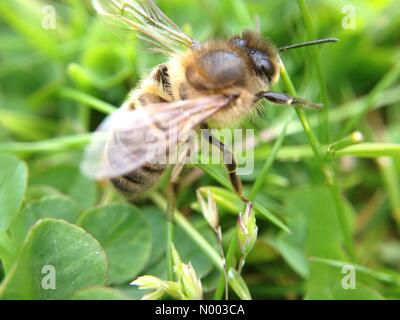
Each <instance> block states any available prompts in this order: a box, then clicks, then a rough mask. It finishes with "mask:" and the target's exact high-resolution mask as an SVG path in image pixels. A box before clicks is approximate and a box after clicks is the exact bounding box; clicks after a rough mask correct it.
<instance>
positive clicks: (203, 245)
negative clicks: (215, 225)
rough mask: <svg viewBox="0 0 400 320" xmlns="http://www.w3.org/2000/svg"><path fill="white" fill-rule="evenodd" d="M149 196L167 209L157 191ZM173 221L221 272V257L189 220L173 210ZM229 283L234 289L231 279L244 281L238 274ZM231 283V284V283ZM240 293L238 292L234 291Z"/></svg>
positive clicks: (162, 207)
mask: <svg viewBox="0 0 400 320" xmlns="http://www.w3.org/2000/svg"><path fill="white" fill-rule="evenodd" d="M149 198H150V199H151V200H152V201H153V202H154V203H155V204H156V205H157V206H158V207H159V208H161V209H162V210H164V211H165V210H166V209H167V201H166V200H165V199H164V198H163V197H162V196H161V195H159V194H158V193H152V194H151V195H149ZM174 221H175V222H176V223H177V224H178V225H179V226H180V227H181V228H182V230H183V231H184V232H185V233H186V234H187V235H188V237H189V238H190V239H192V240H193V242H194V243H195V244H196V245H197V246H198V247H199V248H200V249H201V250H202V251H203V252H204V253H205V254H206V255H207V256H208V258H209V259H210V260H211V261H212V262H213V264H214V265H215V266H216V267H217V269H218V270H219V271H221V272H223V263H222V259H221V257H220V256H219V254H218V253H217V251H216V250H215V249H214V248H213V247H212V246H211V245H210V244H209V243H208V242H207V240H206V239H205V238H204V237H203V236H202V235H201V234H200V233H199V232H198V231H197V230H196V229H195V228H194V227H193V226H192V225H191V224H190V222H189V221H188V220H187V219H186V218H185V217H184V216H183V215H182V214H181V213H180V212H179V211H178V210H175V213H174ZM229 280H230V281H229V284H230V286H231V287H232V289H233V290H236V289H237V288H236V286H235V285H234V283H233V281H240V282H241V283H242V284H243V283H244V281H243V279H242V277H241V276H240V275H238V276H237V277H235V279H233V280H232V279H229ZM232 284H233V285H232ZM235 292H236V291H235ZM236 293H237V294H238V295H240V292H236Z"/></svg>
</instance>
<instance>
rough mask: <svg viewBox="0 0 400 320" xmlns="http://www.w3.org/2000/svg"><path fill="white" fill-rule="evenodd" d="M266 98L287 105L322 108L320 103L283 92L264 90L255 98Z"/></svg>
mask: <svg viewBox="0 0 400 320" xmlns="http://www.w3.org/2000/svg"><path fill="white" fill-rule="evenodd" d="M260 99H267V100H268V101H270V102H272V103H276V104H283V105H287V106H298V105H300V106H304V107H309V108H313V109H320V108H322V104H319V103H314V102H311V101H308V100H306V99H303V98H300V97H292V96H289V95H287V94H285V93H280V92H272V91H265V92H259V93H258V94H257V100H260Z"/></svg>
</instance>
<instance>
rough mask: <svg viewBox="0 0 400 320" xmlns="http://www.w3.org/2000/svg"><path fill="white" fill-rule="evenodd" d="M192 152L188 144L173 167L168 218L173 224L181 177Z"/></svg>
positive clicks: (168, 198) (169, 190) (170, 178)
mask: <svg viewBox="0 0 400 320" xmlns="http://www.w3.org/2000/svg"><path fill="white" fill-rule="evenodd" d="M190 151H191V150H190V145H189V144H188V143H186V144H185V145H184V148H183V150H182V152H181V153H180V155H179V157H178V161H177V163H176V164H175V165H174V166H173V168H172V171H171V174H170V177H169V184H168V188H167V200H168V204H167V217H168V220H169V221H170V222H173V218H174V212H175V209H176V198H177V194H178V191H179V176H180V174H181V173H182V170H183V168H184V166H185V164H186V161H187V160H188V159H189V157H190Z"/></svg>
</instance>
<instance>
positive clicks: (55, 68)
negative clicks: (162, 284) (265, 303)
mask: <svg viewBox="0 0 400 320" xmlns="http://www.w3.org/2000/svg"><path fill="white" fill-rule="evenodd" d="M156 2H157V3H158V4H159V5H160V7H161V8H162V10H163V11H165V12H166V13H167V14H168V15H169V16H170V17H171V18H172V19H173V20H174V21H176V22H177V24H178V25H180V26H183V28H184V30H185V31H186V32H188V33H190V35H191V36H193V37H195V38H196V39H199V40H200V41H204V40H206V39H209V38H213V37H225V36H229V35H230V34H232V33H233V32H240V31H241V30H242V29H244V28H255V27H256V26H257V25H259V27H260V32H261V34H262V35H263V36H265V37H266V38H267V37H268V38H270V39H271V40H273V41H274V42H275V43H276V45H277V46H278V47H279V46H283V45H288V44H292V43H298V42H302V41H305V40H310V39H311V38H322V37H337V38H339V39H340V42H339V43H336V44H327V45H323V46H321V47H310V48H304V49H299V50H293V51H289V52H287V53H283V54H282V55H281V58H282V61H283V63H284V66H285V68H284V69H283V70H282V73H281V81H280V82H279V83H278V84H277V85H276V86H275V87H274V88H273V89H274V90H275V91H282V92H288V93H290V94H298V95H299V96H302V97H305V98H307V99H310V100H312V101H316V102H323V103H324V105H325V107H324V109H323V111H322V112H318V111H312V110H311V111H306V110H303V109H298V110H296V112H293V110H290V109H283V108H278V107H273V105H271V104H269V103H265V104H264V105H263V107H262V111H263V113H264V115H263V117H254V118H251V119H247V120H245V121H244V123H243V124H242V125H243V127H246V128H255V138H256V141H255V143H256V146H255V150H254V158H255V168H254V172H253V173H252V174H250V175H248V176H243V177H242V180H243V182H244V183H243V184H244V192H245V195H246V196H247V197H248V198H249V199H251V200H252V201H254V210H255V213H256V223H257V226H258V237H257V241H256V243H255V244H254V247H253V248H252V250H251V252H250V253H249V254H248V256H247V257H246V259H245V263H244V267H243V270H240V269H239V270H238V268H237V266H238V264H240V262H239V261H240V258H241V254H240V252H239V248H238V243H237V234H236V223H237V216H238V213H239V212H243V211H244V209H245V208H244V205H243V202H242V201H241V200H240V198H239V197H238V196H237V195H236V194H235V193H234V192H233V190H232V187H231V185H230V183H229V179H228V175H227V171H226V169H225V168H224V167H223V166H220V165H196V166H191V167H189V168H188V169H187V170H186V172H184V174H183V177H182V181H183V187H182V188H181V189H180V192H179V194H178V208H179V211H178V212H176V214H175V217H174V222H175V223H174V226H173V229H174V230H173V231H174V232H173V235H172V233H171V231H172V229H168V224H167V220H166V218H165V215H164V212H165V204H166V201H165V197H164V196H163V194H165V193H164V192H165V181H164V182H161V183H160V186H159V187H158V189H155V190H154V191H153V192H151V193H149V194H148V195H147V197H145V198H144V199H142V200H141V201H140V202H138V203H135V205H132V204H130V203H128V202H127V201H126V200H125V199H123V197H121V196H120V195H119V194H118V193H117V192H115V190H114V189H113V188H112V187H111V185H110V184H109V183H106V182H98V183H97V182H95V181H92V180H90V179H88V178H87V177H85V176H84V175H82V173H81V172H80V170H79V164H80V161H81V158H82V150H83V149H84V147H85V146H86V145H87V143H88V142H89V141H90V136H91V134H90V132H91V131H93V130H94V129H95V128H96V126H97V125H98V124H99V123H100V122H101V121H102V120H103V119H104V117H105V116H106V115H107V114H109V113H111V112H113V111H114V110H115V108H116V107H118V106H119V105H121V103H122V102H123V101H124V99H125V98H126V96H127V94H128V91H129V89H130V88H133V87H135V86H136V85H137V84H138V82H139V80H140V79H141V77H142V76H145V75H147V74H148V71H149V70H150V68H151V67H153V66H155V65H156V64H158V63H160V62H163V61H165V59H166V58H165V57H163V56H161V55H159V54H149V53H148V51H146V49H145V48H144V46H143V45H142V44H141V42H140V41H137V40H136V39H135V38H134V36H132V35H131V34H130V32H127V31H125V30H122V31H121V30H119V29H118V28H117V27H114V26H110V25H108V24H106V23H104V21H102V20H101V19H100V18H99V17H97V16H96V15H94V14H93V12H94V11H93V9H92V8H91V4H90V1H78V0H73V1H65V0H56V1H51V3H52V5H53V6H54V8H55V10H56V13H57V16H56V28H55V29H51V28H50V29H48V28H45V27H44V25H43V22H44V19H46V18H47V16H46V13H45V11H43V8H44V6H45V5H47V4H48V2H46V1H42V0H37V1H25V0H6V1H0V37H1V42H2V50H1V52H0V61H1V64H0V298H2V299H139V298H140V297H142V293H140V292H138V290H137V288H135V287H132V286H129V283H131V282H132V281H133V280H134V278H136V277H138V276H143V275H151V276H154V277H158V278H160V279H162V280H163V281H166V280H171V279H168V268H169V267H170V265H169V262H168V259H167V257H168V255H167V251H166V250H167V248H168V240H167V239H172V236H173V243H174V245H175V247H176V250H177V252H178V254H179V256H180V258H181V260H182V262H184V263H185V264H186V263H188V264H189V263H190V264H191V265H192V266H193V269H194V271H193V272H192V274H196V275H197V276H198V277H199V278H200V280H201V284H202V287H203V290H204V292H203V296H204V297H205V298H213V297H214V298H215V299H222V297H223V296H224V291H225V276H226V275H227V276H228V282H229V285H230V290H229V294H230V297H238V298H241V299H249V298H254V299H263V298H278V299H285V298H297V299H399V298H400V296H399V292H400V290H399V289H400V281H399V279H400V274H399V272H398V270H399V267H400V256H399V254H398V252H400V240H399V228H400V182H399V181H400V126H399V123H400V111H399V110H400V82H399V79H400V64H399V57H400V50H399V46H398V43H399V33H398V30H399V29H400V5H399V2H398V1H396V0H387V1H380V0H371V1H368V2H366V1H362V0H354V1H351V6H352V8H354V9H355V18H356V20H355V28H354V29H352V28H350V29H349V28H345V27H343V26H342V22H343V19H344V18H345V16H346V13H345V12H344V11H343V10H344V8H345V6H348V5H349V2H348V1H334V2H333V1H328V0H318V1H306V0H298V1H291V0H285V1H264V0H249V1H242V0H219V1H214V0H202V1H198V0H156ZM347 8H348V9H349V7H347ZM350 9H351V7H350ZM199 12H207V13H209V14H208V15H207V17H205V16H204V15H203V14H199ZM371 21H372V22H373V23H371ZM355 131H357V132H360V133H361V134H362V136H363V139H358V138H357V139H355V138H354V135H353V133H354V132H355ZM196 191H199V192H200V193H201V194H202V195H203V197H204V198H205V199H207V197H208V194H209V193H210V194H211V196H212V198H213V200H214V201H215V202H216V204H217V207H218V212H219V222H220V226H221V229H222V248H223V251H224V256H225V257H226V266H225V269H224V266H223V264H222V259H221V253H220V251H219V249H220V246H219V245H220V244H221V243H219V239H218V234H217V236H216V234H215V233H214V231H213V230H211V229H210V227H209V226H208V224H207V222H206V221H205V220H204V218H203V217H202V215H201V206H200V204H199V203H198V202H197V200H196ZM242 262H244V261H242ZM46 266H50V267H54V270H55V285H56V287H55V289H52V288H48V287H46V286H47V285H49V284H50V283H51V278H49V276H50V274H51V270H52V269H51V268H50V269H48V268H46ZM346 266H353V267H354V268H355V270H356V275H357V277H356V284H357V286H356V288H355V289H347V290H346V289H343V287H342V280H343V277H345V276H346V274H345V273H343V270H344V268H345V267H346ZM226 271H227V272H226ZM240 271H242V272H240ZM225 273H226V274H225ZM174 280H177V279H174ZM43 284H44V285H43ZM199 296H200V295H199Z"/></svg>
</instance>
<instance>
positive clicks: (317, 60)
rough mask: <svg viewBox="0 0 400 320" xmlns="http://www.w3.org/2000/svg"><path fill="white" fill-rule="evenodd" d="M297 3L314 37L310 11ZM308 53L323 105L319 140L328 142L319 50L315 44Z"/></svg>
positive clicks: (300, 0) (308, 29)
mask: <svg viewBox="0 0 400 320" xmlns="http://www.w3.org/2000/svg"><path fill="white" fill-rule="evenodd" d="M297 4H298V6H299V8H300V12H301V15H302V16H303V20H304V24H305V27H306V30H307V34H308V37H309V38H310V39H315V38H316V34H315V30H314V26H313V23H312V19H311V16H310V11H309V9H308V7H307V4H306V2H305V1H304V0H297ZM307 49H308V50H309V51H310V53H311V58H312V61H313V64H314V65H315V70H316V72H317V79H318V84H319V88H320V93H321V98H322V103H323V105H324V108H323V109H322V112H321V119H320V124H319V131H320V132H321V141H322V142H323V143H328V142H329V132H330V130H329V128H330V123H329V100H328V92H327V89H326V83H325V78H324V76H323V74H322V67H321V60H320V58H319V50H318V47H317V46H311V47H309V48H307Z"/></svg>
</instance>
